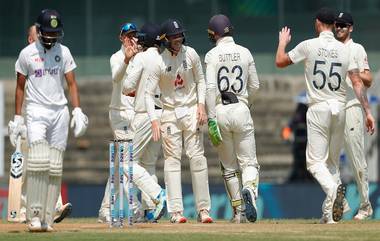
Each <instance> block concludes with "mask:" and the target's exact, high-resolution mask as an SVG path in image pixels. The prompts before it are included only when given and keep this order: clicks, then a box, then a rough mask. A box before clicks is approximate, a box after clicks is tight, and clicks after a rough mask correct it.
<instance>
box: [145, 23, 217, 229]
mask: <svg viewBox="0 0 380 241" xmlns="http://www.w3.org/2000/svg"><path fill="white" fill-rule="evenodd" d="M184 32H185V30H184V29H183V27H182V25H181V23H180V22H179V21H177V20H173V19H168V20H166V21H165V22H164V23H163V24H162V25H161V36H160V39H161V40H162V41H163V44H164V45H165V48H166V49H165V50H164V51H163V53H162V54H161V57H162V63H161V64H160V65H159V68H157V70H155V71H154V72H153V73H152V74H151V75H150V77H149V80H148V83H147V86H146V92H145V101H146V102H145V104H146V109H147V111H148V114H149V118H150V121H151V123H152V135H153V140H155V141H157V140H159V139H160V136H161V135H162V143H163V145H162V146H163V152H164V158H165V164H164V173H165V185H166V190H167V200H168V212H169V213H170V221H171V222H172V223H185V222H187V219H186V217H185V216H184V215H183V201H182V187H181V155H182V142H183V143H184V149H185V151H186V155H187V156H188V158H189V162H190V172H191V178H192V184H193V191H194V196H195V204H196V210H197V212H198V221H199V222H202V223H211V222H213V220H212V218H211V217H210V215H209V211H210V194H209V186H208V173H207V160H206V158H205V156H204V148H203V133H202V132H201V130H200V127H201V126H202V125H203V124H205V123H206V121H207V116H206V111H205V94H206V85H205V80H204V76H203V71H202V65H201V62H200V58H199V56H198V54H197V53H196V52H195V50H194V49H193V48H191V47H189V46H186V45H184V42H185V35H184ZM157 61H158V60H157ZM157 87H159V88H160V90H161V101H162V106H163V111H162V116H161V123H160V120H159V117H158V116H157V115H156V111H155V95H156V89H157Z"/></svg>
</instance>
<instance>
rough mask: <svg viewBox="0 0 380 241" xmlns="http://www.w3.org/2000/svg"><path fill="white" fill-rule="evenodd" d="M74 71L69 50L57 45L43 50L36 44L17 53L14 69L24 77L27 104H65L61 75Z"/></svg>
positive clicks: (74, 65) (62, 76)
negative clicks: (25, 78)
mask: <svg viewBox="0 0 380 241" xmlns="http://www.w3.org/2000/svg"><path fill="white" fill-rule="evenodd" d="M75 68H76V64H75V62H74V59H73V57H72V55H71V53H70V50H69V49H68V48H67V47H66V46H64V45H62V44H60V43H57V44H56V45H55V46H53V47H52V48H51V49H50V50H46V49H45V48H44V47H43V46H42V45H41V43H40V42H39V41H36V42H34V43H32V44H30V45H28V46H27V47H25V48H24V49H23V50H22V51H21V52H20V55H19V57H18V59H17V62H16V64H15V70H16V72H18V73H20V74H22V75H25V76H26V77H27V82H26V85H27V88H26V94H25V101H26V104H29V103H34V104H38V105H42V106H63V105H66V104H67V99H66V97H65V93H64V75H65V74H66V73H68V72H70V71H72V70H74V69H75Z"/></svg>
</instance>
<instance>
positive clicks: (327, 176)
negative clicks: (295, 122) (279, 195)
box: [276, 8, 374, 223]
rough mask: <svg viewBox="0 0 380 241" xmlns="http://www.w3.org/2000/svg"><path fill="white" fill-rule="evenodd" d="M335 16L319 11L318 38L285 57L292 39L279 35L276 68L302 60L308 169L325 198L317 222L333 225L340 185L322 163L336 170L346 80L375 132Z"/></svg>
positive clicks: (340, 211) (284, 32)
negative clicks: (337, 32)
mask: <svg viewBox="0 0 380 241" xmlns="http://www.w3.org/2000/svg"><path fill="white" fill-rule="evenodd" d="M334 21H335V12H334V11H333V10H331V9H329V8H321V9H320V10H319V11H318V13H317V15H316V19H315V30H316V32H317V34H318V35H319V36H318V37H317V38H313V39H309V40H305V41H303V42H301V43H300V44H298V45H297V46H296V47H295V48H294V49H293V50H291V51H290V52H288V53H286V52H285V48H286V46H287V44H288V43H289V42H290V39H291V35H290V29H289V28H288V27H284V28H282V30H281V31H280V33H279V43H278V48H277V54H276V65H277V67H279V68H284V67H286V66H288V65H291V64H293V63H299V62H301V61H302V62H304V64H305V80H306V87H307V98H308V104H309V108H308V111H307V114H306V118H307V148H306V161H307V169H308V171H309V172H310V173H311V174H312V175H313V176H314V178H315V179H316V180H317V181H318V182H319V184H320V185H321V187H322V189H323V191H324V192H325V193H326V199H325V201H324V202H323V205H322V213H323V216H322V219H321V223H335V222H337V221H339V220H340V219H341V218H342V215H343V206H344V205H343V204H344V195H345V187H344V186H343V185H342V184H339V183H338V182H337V180H336V179H335V178H334V177H333V175H336V174H335V173H331V172H330V170H329V169H328V168H327V165H326V163H327V162H331V163H333V164H335V167H336V168H335V171H336V172H338V170H339V152H340V150H341V147H342V146H341V145H342V144H343V143H342V140H343V136H344V124H345V105H346V89H347V84H346V81H345V79H346V76H347V75H348V76H349V77H350V79H351V81H352V86H353V90H354V92H355V95H356V96H357V98H358V99H359V101H360V103H361V105H362V107H363V109H364V112H365V115H366V127H367V131H369V132H370V133H373V132H374V118H373V116H372V114H371V111H370V108H369V104H368V100H367V95H366V89H365V87H364V86H363V83H362V81H361V79H360V77H359V71H358V66H357V64H356V62H355V61H354V59H353V58H352V56H350V49H349V48H348V47H347V46H345V45H344V44H343V43H341V42H339V41H337V40H336V39H335V38H334V34H333V33H332V30H333V28H334Z"/></svg>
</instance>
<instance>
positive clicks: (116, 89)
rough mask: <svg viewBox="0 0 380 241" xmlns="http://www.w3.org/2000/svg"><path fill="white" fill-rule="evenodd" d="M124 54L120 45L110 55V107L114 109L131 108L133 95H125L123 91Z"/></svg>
mask: <svg viewBox="0 0 380 241" xmlns="http://www.w3.org/2000/svg"><path fill="white" fill-rule="evenodd" d="M124 58H125V54H124V47H123V46H122V47H121V49H120V50H119V51H117V52H116V53H114V54H113V55H112V56H111V59H110V64H111V73H112V95H111V104H110V106H109V107H110V109H115V110H133V105H134V97H130V96H125V95H123V94H122V91H123V80H124V79H125V77H126V73H127V65H126V64H125V62H124Z"/></svg>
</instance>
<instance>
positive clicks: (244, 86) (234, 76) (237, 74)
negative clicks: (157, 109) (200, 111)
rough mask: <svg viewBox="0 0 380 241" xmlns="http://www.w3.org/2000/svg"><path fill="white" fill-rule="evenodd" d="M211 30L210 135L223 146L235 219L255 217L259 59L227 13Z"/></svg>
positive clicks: (221, 155)
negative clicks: (237, 38)
mask: <svg viewBox="0 0 380 241" xmlns="http://www.w3.org/2000/svg"><path fill="white" fill-rule="evenodd" d="M208 35H209V39H210V40H211V42H212V43H214V44H215V45H216V46H215V47H214V48H213V49H211V50H210V51H209V52H208V53H207V54H206V57H205V63H206V84H207V91H206V93H207V94H206V103H207V112H208V118H209V120H208V125H209V135H210V138H211V140H212V143H213V144H214V145H215V146H216V148H217V151H218V156H219V160H220V162H221V168H222V176H223V178H224V183H225V187H226V191H227V194H228V196H229V198H230V201H231V205H232V209H233V218H232V220H231V221H232V222H234V223H244V222H246V219H248V220H249V221H250V222H255V221H256V218H257V211H256V198H257V195H258V185H259V164H258V162H257V158H256V143H255V134H254V126H253V120H252V117H251V113H250V110H249V106H250V105H251V104H252V97H253V95H254V92H255V91H256V90H257V89H258V88H259V79H258V77H257V73H256V67H255V62H254V60H253V57H252V54H251V53H250V51H249V50H248V49H246V48H244V47H242V46H240V45H238V44H236V43H235V42H234V39H233V37H232V36H233V26H232V24H231V22H230V20H229V19H228V17H227V16H225V15H221V14H220V15H215V16H213V17H212V18H211V19H210V22H209V25H208ZM219 128H220V132H219ZM240 174H241V175H240ZM241 184H242V186H243V189H242V190H241ZM242 200H244V202H243V201H242Z"/></svg>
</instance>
